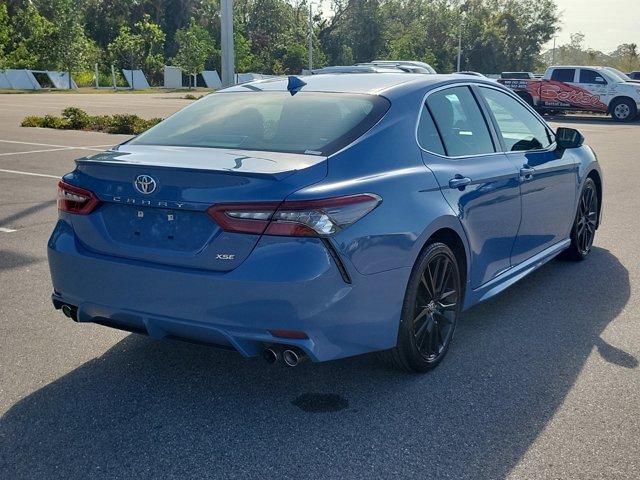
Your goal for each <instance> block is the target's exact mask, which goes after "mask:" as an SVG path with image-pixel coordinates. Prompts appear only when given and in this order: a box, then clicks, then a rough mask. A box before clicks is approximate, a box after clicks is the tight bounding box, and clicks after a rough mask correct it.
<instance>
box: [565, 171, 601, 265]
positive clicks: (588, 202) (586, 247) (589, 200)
mask: <svg viewBox="0 0 640 480" xmlns="http://www.w3.org/2000/svg"><path fill="white" fill-rule="evenodd" d="M598 212H599V210H598V190H597V187H596V184H595V182H594V181H593V180H592V179H591V178H587V179H586V180H585V182H584V186H583V187H582V192H581V193H580V200H579V201H578V211H577V212H576V218H575V221H574V222H573V228H572V229H571V246H570V247H569V248H568V249H567V250H566V256H567V257H568V258H570V259H572V260H584V259H585V258H587V255H588V254H589V252H590V251H591V246H592V245H593V240H594V238H595V235H596V227H597V225H598Z"/></svg>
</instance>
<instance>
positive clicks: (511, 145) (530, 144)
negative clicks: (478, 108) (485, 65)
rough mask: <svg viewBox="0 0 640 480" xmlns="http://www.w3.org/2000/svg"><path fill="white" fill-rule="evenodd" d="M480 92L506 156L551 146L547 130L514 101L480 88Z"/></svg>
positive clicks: (496, 92)
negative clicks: (494, 120)
mask: <svg viewBox="0 0 640 480" xmlns="http://www.w3.org/2000/svg"><path fill="white" fill-rule="evenodd" d="M480 91H481V92H482V96H483V97H484V99H485V100H486V102H487V105H488V107H489V110H491V113H492V114H493V116H494V118H495V119H496V123H497V124H498V130H499V131H498V133H499V135H501V137H502V141H503V143H504V145H505V149H506V151H507V152H516V151H527V150H542V149H545V148H548V147H549V146H551V144H553V142H554V139H553V136H552V134H551V132H550V131H549V129H548V128H547V127H546V126H545V125H544V124H543V123H542V122H541V121H540V120H539V119H538V118H536V117H535V115H533V114H532V113H531V112H530V111H529V109H528V108H526V107H525V106H524V105H522V104H521V103H520V102H518V101H517V100H516V99H514V98H512V97H511V96H509V95H507V94H506V93H504V92H500V91H498V90H495V89H493V88H486V87H480Z"/></svg>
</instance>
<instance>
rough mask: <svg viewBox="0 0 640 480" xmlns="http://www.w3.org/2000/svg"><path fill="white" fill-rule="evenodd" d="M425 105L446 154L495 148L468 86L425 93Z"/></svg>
mask: <svg viewBox="0 0 640 480" xmlns="http://www.w3.org/2000/svg"><path fill="white" fill-rule="evenodd" d="M427 107H428V108H429V111H430V112H431V115H432V116H433V119H434V120H435V122H436V125H437V126H438V131H439V132H440V137H441V139H442V143H443V146H444V149H445V152H446V155H448V156H449V157H464V156H469V155H482V154H485V153H493V152H495V148H494V146H493V141H492V140H491V134H490V133H489V128H488V127H487V123H486V122H485V119H484V117H483V115H482V112H481V111H480V107H479V106H478V103H477V102H476V99H475V98H474V97H473V94H472V93H471V90H469V88H468V87H466V86H465V87H453V88H448V89H446V90H440V91H438V92H435V93H433V94H431V95H429V96H428V97H427Z"/></svg>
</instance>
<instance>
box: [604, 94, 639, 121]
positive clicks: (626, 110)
mask: <svg viewBox="0 0 640 480" xmlns="http://www.w3.org/2000/svg"><path fill="white" fill-rule="evenodd" d="M609 111H610V113H611V118H613V119H614V120H615V121H616V122H630V121H632V120H633V119H635V118H636V116H637V115H638V107H637V106H636V102H634V101H633V100H631V99H630V98H617V99H615V100H614V101H613V102H611V105H610V107H609Z"/></svg>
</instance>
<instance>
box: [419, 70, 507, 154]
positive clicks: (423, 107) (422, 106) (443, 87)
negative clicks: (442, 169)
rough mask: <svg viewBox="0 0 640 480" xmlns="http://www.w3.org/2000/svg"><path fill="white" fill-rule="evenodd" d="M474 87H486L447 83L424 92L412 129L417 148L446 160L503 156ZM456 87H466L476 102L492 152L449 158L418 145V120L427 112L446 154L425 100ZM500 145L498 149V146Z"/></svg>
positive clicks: (494, 131) (499, 143)
mask: <svg viewBox="0 0 640 480" xmlns="http://www.w3.org/2000/svg"><path fill="white" fill-rule="evenodd" d="M476 85H486V84H485V83H480V82H455V83H447V84H445V85H441V86H439V87H436V88H433V89H431V90H429V91H428V92H426V93H425V94H424V96H423V97H422V102H421V103H420V108H419V110H418V118H417V121H416V126H415V129H414V138H415V141H416V143H417V145H418V147H419V148H420V150H422V151H424V152H427V153H429V154H431V155H435V156H436V157H440V158H446V159H447V160H461V159H466V158H477V157H487V156H491V155H503V154H504V152H503V151H500V150H503V149H504V147H502V145H501V142H500V140H499V137H498V134H497V132H496V130H495V126H494V124H493V120H491V121H490V120H489V119H487V112H486V111H485V107H484V100H483V99H481V98H478V96H477V92H475V91H474V89H473V87H474V86H476ZM457 87H467V88H468V89H469V91H470V92H471V96H472V97H473V98H474V100H475V101H476V105H477V106H478V109H479V110H480V114H481V115H482V118H483V120H484V123H485V125H486V127H487V130H488V131H489V136H490V137H491V143H492V145H493V149H494V151H493V152H487V153H475V154H473V155H461V156H450V155H441V154H440V153H436V152H432V151H431V150H428V149H426V148H424V147H423V146H422V145H420V140H419V139H418V127H419V126H420V119H421V118H422V112H423V111H424V110H426V111H427V113H428V114H429V115H430V116H431V119H432V121H433V123H434V125H435V126H436V130H437V132H438V136H440V142H441V143H442V146H443V148H444V151H445V153H448V152H447V147H446V145H445V144H444V140H443V139H442V135H441V133H440V127H438V123H437V122H436V121H435V118H434V117H433V114H432V113H431V109H430V108H429V107H428V105H427V98H429V96H430V95H432V94H434V93H436V92H441V91H443V90H449V89H452V88H457ZM499 145H500V148H498V146H499Z"/></svg>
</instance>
